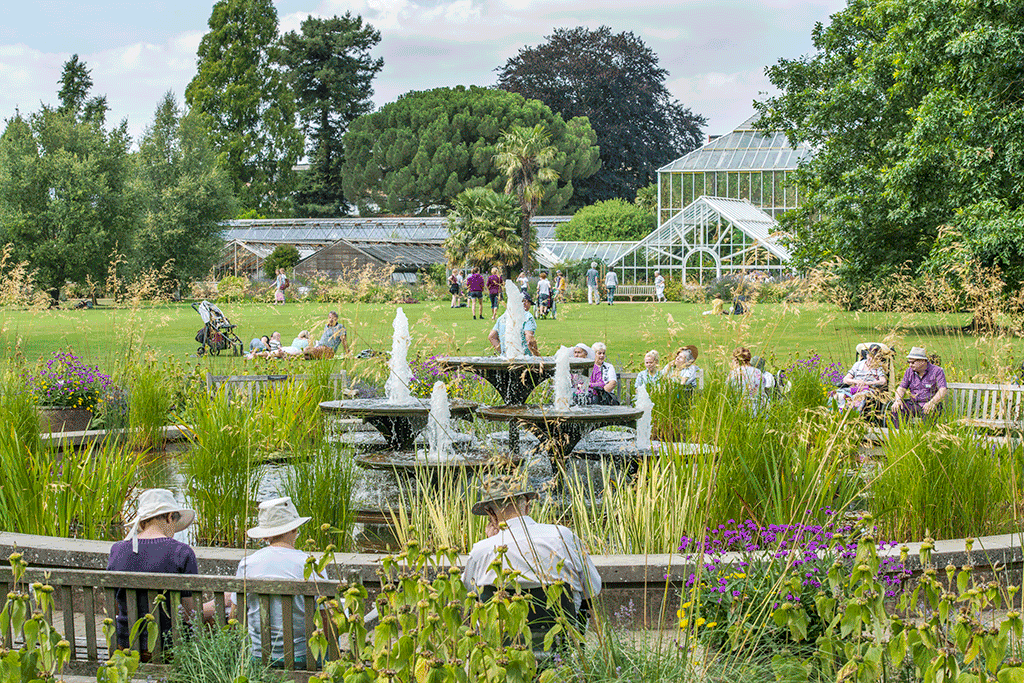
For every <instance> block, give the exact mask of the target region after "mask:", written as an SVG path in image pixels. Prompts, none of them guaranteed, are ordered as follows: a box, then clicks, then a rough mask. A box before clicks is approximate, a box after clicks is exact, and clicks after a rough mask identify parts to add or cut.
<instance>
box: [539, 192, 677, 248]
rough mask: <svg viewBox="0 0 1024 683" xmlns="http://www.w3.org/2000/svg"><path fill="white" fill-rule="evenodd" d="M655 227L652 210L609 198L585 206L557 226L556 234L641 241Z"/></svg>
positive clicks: (586, 239)
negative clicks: (567, 220)
mask: <svg viewBox="0 0 1024 683" xmlns="http://www.w3.org/2000/svg"><path fill="white" fill-rule="evenodd" d="M656 227H657V220H656V219H655V218H654V215H653V214H652V213H649V212H647V211H644V210H643V209H642V208H640V207H638V206H636V205H635V204H630V203H629V202H627V201H625V200H622V199H608V200H606V201H603V202H597V203H596V204H591V205H590V206H584V207H583V208H582V209H580V210H579V211H577V212H576V214H575V215H574V216H573V217H572V220H570V221H569V222H568V223H561V224H559V225H558V227H556V228H555V236H556V239H560V240H568V241H579V242H605V241H623V240H641V239H643V238H644V237H646V236H647V235H648V234H649V233H650V232H651V231H652V230H654V228H656Z"/></svg>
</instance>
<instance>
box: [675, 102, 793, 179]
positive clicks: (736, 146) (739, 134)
mask: <svg viewBox="0 0 1024 683" xmlns="http://www.w3.org/2000/svg"><path fill="white" fill-rule="evenodd" d="M758 118H760V115H758V114H755V115H754V116H751V117H750V118H749V119H747V120H746V121H744V122H743V123H742V124H740V125H739V127H737V128H736V130H734V131H732V132H731V133H728V134H726V135H723V136H721V137H718V138H715V139H714V140H712V141H711V142H709V143H707V144H706V145H704V146H703V147H700V148H698V149H695V150H694V151H692V152H690V153H689V154H687V155H686V156H683V157H680V158H678V159H676V160H675V161H673V162H672V163H670V164H668V165H666V166H662V167H661V168H659V169H658V172H659V173H660V172H664V171H791V170H795V169H796V168H797V166H798V165H799V163H800V161H801V160H803V159H809V158H810V157H811V156H812V152H811V148H810V146H809V145H807V144H806V143H801V144H800V146H799V147H797V148H796V149H794V148H793V147H791V146H790V144H789V140H787V139H786V134H785V133H781V132H777V131H776V132H773V133H768V134H764V133H761V132H759V131H757V130H754V122H756V121H757V120H758Z"/></svg>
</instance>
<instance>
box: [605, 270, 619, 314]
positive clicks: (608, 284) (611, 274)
mask: <svg viewBox="0 0 1024 683" xmlns="http://www.w3.org/2000/svg"><path fill="white" fill-rule="evenodd" d="M618 286H619V276H618V275H617V274H616V273H615V271H614V270H612V269H611V268H609V269H608V272H607V273H605V275H604V287H605V289H607V290H608V305H609V306H611V305H612V304H613V303H615V288H616V287H618Z"/></svg>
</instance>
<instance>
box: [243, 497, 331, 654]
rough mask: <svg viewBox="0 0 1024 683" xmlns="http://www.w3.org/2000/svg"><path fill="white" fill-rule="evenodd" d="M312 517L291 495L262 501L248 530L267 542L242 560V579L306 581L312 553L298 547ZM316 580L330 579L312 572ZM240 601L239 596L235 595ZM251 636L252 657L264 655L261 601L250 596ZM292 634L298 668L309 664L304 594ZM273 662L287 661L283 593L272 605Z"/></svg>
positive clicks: (295, 606)
mask: <svg viewBox="0 0 1024 683" xmlns="http://www.w3.org/2000/svg"><path fill="white" fill-rule="evenodd" d="M310 519H311V518H310V517H300V516H299V512H298V510H296V509H295V505H294V504H293V503H292V499H291V498H289V497H288V496H285V497H283V498H274V499H272V500H265V501H263V502H262V503H260V506H259V515H258V517H257V521H258V522H259V523H258V524H257V526H255V527H253V528H252V529H249V530H248V531H247V532H246V533H247V534H248V535H249V538H253V539H263V540H265V541H266V542H267V545H266V546H265V547H263V548H261V549H259V550H257V551H256V552H254V553H253V554H252V555H248V556H246V557H243V558H242V560H241V562H239V563H238V570H237V571H236V572H235V576H236V577H237V578H240V579H294V580H298V581H302V580H304V570H305V567H306V558H307V557H308V555H307V554H306V553H305V552H303V551H302V550H299V549H297V548H296V547H295V541H296V539H297V538H298V537H299V527H300V526H302V525H303V524H305V523H306V522H308V521H309V520H310ZM310 578H311V579H312V580H316V579H318V578H319V579H322V580H325V581H326V580H327V577H326V576H324V575H323V574H316V573H314V574H312V575H311V577H310ZM232 601H233V602H235V603H237V601H238V596H237V595H235V596H232ZM247 603H248V604H247V610H248V612H247V614H248V621H249V639H250V641H251V642H252V656H253V657H255V658H257V659H258V658H260V657H261V653H262V651H263V641H262V639H261V637H260V633H261V629H260V601H259V600H257V599H256V596H255V595H253V596H250V598H249V599H248V601H247ZM292 633H293V638H294V647H295V650H294V652H295V667H296V668H297V669H302V668H305V665H306V605H305V601H304V600H303V598H302V596H301V595H296V596H295V597H294V598H293V605H292ZM270 641H271V642H270V661H271V664H272V665H273V666H283V664H284V616H283V614H282V609H281V598H280V596H278V597H274V598H272V599H271V604H270Z"/></svg>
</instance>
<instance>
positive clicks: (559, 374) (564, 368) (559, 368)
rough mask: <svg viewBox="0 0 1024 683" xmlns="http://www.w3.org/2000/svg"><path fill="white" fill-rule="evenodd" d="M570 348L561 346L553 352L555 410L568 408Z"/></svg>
mask: <svg viewBox="0 0 1024 683" xmlns="http://www.w3.org/2000/svg"><path fill="white" fill-rule="evenodd" d="M571 356H572V349H570V348H569V347H568V346H562V347H560V348H559V349H558V352H557V353H555V380H554V382H555V410H559V411H567V410H569V407H570V404H569V396H570V395H571V393H572V379H571V378H570V377H569V358H570V357H571Z"/></svg>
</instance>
